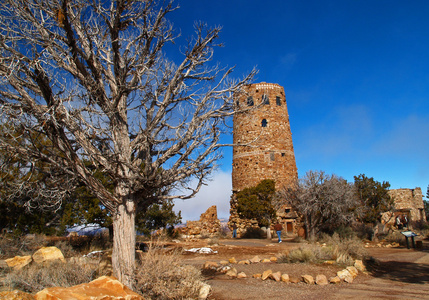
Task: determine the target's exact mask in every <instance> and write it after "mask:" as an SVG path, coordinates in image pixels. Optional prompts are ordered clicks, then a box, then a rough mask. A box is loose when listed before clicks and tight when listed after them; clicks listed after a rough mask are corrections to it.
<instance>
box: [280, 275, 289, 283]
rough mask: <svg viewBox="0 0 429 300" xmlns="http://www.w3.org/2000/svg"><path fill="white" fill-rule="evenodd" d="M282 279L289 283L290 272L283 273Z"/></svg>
mask: <svg viewBox="0 0 429 300" xmlns="http://www.w3.org/2000/svg"><path fill="white" fill-rule="evenodd" d="M281 280H282V281H283V282H286V283H289V275H288V274H282V277H281Z"/></svg>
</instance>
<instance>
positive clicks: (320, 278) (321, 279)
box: [316, 274, 328, 285]
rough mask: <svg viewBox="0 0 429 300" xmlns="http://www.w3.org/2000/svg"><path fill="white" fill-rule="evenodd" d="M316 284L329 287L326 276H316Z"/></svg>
mask: <svg viewBox="0 0 429 300" xmlns="http://www.w3.org/2000/svg"><path fill="white" fill-rule="evenodd" d="M316 284H317V285H327V284H328V279H327V278H326V276H325V275H321V274H319V275H317V276H316Z"/></svg>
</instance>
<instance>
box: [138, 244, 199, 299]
mask: <svg viewBox="0 0 429 300" xmlns="http://www.w3.org/2000/svg"><path fill="white" fill-rule="evenodd" d="M137 270H138V271H137V273H136V279H135V281H136V286H135V290H136V291H137V292H138V293H140V294H142V295H143V297H144V298H145V299H161V300H162V299H197V298H198V293H199V290H200V288H201V286H202V284H203V282H202V276H201V271H200V270H198V269H197V268H195V267H193V266H190V265H182V264H180V257H179V253H178V252H174V251H173V252H168V253H167V252H165V251H163V249H161V248H159V247H157V246H156V245H155V246H150V247H149V249H148V252H146V253H143V254H141V257H140V263H139V264H138V266H137Z"/></svg>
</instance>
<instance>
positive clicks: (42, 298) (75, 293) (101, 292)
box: [35, 276, 144, 300]
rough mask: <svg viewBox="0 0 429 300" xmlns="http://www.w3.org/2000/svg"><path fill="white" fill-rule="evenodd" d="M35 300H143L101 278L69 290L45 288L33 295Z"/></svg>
mask: <svg viewBox="0 0 429 300" xmlns="http://www.w3.org/2000/svg"><path fill="white" fill-rule="evenodd" d="M35 298H36V300H57V299H58V300H60V299H94V300H95V299H103V300H116V299H127V300H144V299H143V297H142V296H140V295H139V294H137V293H135V292H133V291H132V290H130V289H129V288H128V287H126V286H125V285H123V284H122V283H120V282H119V281H118V280H116V278H114V277H108V276H102V277H100V278H98V279H95V280H93V281H91V282H89V283H83V284H79V285H75V286H72V287H69V288H62V287H53V288H46V289H44V290H42V291H40V292H38V293H37V294H36V295H35Z"/></svg>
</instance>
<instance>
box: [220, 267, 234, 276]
mask: <svg viewBox="0 0 429 300" xmlns="http://www.w3.org/2000/svg"><path fill="white" fill-rule="evenodd" d="M229 270H231V267H230V266H224V267H221V268H219V269H218V271H219V272H221V273H224V274H225V273H226V272H228V271H229Z"/></svg>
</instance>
